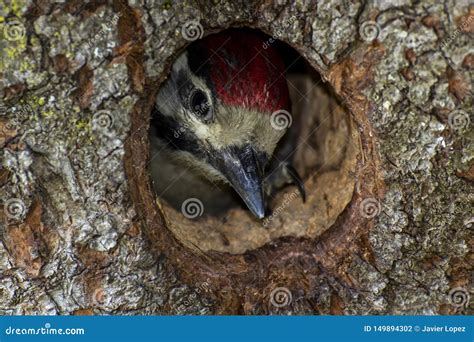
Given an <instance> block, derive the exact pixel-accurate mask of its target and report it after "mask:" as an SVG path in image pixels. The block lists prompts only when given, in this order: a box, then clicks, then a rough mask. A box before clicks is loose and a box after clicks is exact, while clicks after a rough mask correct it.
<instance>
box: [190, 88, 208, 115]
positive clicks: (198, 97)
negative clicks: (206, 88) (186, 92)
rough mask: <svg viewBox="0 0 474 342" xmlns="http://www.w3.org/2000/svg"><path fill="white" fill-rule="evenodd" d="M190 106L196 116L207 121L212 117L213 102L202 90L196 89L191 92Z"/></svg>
mask: <svg viewBox="0 0 474 342" xmlns="http://www.w3.org/2000/svg"><path fill="white" fill-rule="evenodd" d="M189 106H190V107H191V111H192V112H193V114H194V115H195V116H196V117H198V118H200V119H203V120H205V121H209V120H210V119H211V114H212V113H211V104H210V103H209V100H208V99H207V96H206V94H205V93H204V92H203V91H202V90H199V89H196V90H194V91H193V92H192V93H191V96H190V98H189Z"/></svg>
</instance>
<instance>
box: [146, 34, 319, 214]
mask: <svg viewBox="0 0 474 342" xmlns="http://www.w3.org/2000/svg"><path fill="white" fill-rule="evenodd" d="M235 30H239V31H240V32H241V33H242V34H244V35H245V34H248V35H249V36H251V35H254V34H256V33H257V32H258V33H257V34H258V35H261V37H263V38H262V42H263V44H266V46H267V48H269V49H275V50H276V51H277V53H278V55H279V56H280V57H281V58H282V60H283V63H284V66H285V68H284V69H285V73H286V79H287V85H288V90H289V93H290V98H291V102H292V107H293V108H292V109H291V111H290V112H291V126H290V127H289V129H288V132H287V133H286V134H285V135H284V136H283V137H282V138H281V140H280V141H279V143H278V144H277V147H276V149H275V151H274V153H273V157H272V159H271V161H270V162H269V164H268V167H267V169H266V176H267V178H266V179H267V181H266V182H267V183H271V184H276V186H275V188H274V189H271V190H269V191H267V194H266V197H267V201H266V202H267V205H266V208H265V211H266V214H267V215H269V214H271V213H272V207H271V204H272V202H273V201H274V198H275V197H276V196H277V195H278V192H279V191H281V190H283V189H285V188H286V187H288V186H292V185H291V184H290V183H288V180H287V179H284V180H283V181H282V180H280V179H278V177H279V176H278V175H277V176H274V175H275V174H277V173H276V172H273V171H272V170H275V169H276V165H279V164H281V163H282V162H289V163H291V164H292V165H295V167H296V169H297V170H298V172H299V173H300V174H301V175H302V176H303V178H305V177H306V176H308V175H310V174H311V172H312V170H313V169H315V168H318V167H320V166H321V165H322V164H324V161H319V162H314V161H311V162H309V163H308V162H307V161H306V159H308V154H311V153H303V155H300V156H298V155H297V154H298V145H299V144H308V145H310V146H311V148H313V149H314V151H313V153H312V154H313V156H312V158H313V159H315V158H316V159H317V156H314V154H317V152H318V149H320V146H319V145H320V144H322V143H324V141H322V140H321V139H319V140H318V139H313V140H311V141H310V142H307V141H302V140H301V134H302V132H303V131H305V130H306V131H307V132H308V129H307V128H306V129H305V125H306V124H307V121H305V120H304V118H303V117H302V116H303V115H304V113H302V112H300V109H301V108H302V107H304V106H303V105H302V104H303V103H305V102H308V101H310V100H311V99H308V97H310V96H312V95H311V94H312V93H311V91H312V88H313V87H314V86H315V85H318V84H319V85H320V86H321V85H322V82H321V78H320V76H319V75H318V73H317V72H316V71H315V70H314V69H312V68H311V67H310V66H309V64H308V63H307V62H306V60H305V59H304V58H303V57H302V56H301V55H300V54H299V53H298V52H297V51H296V50H294V49H293V48H292V47H290V46H289V45H287V44H285V43H283V42H281V41H279V40H272V39H271V37H270V36H267V35H264V34H263V33H261V32H260V31H256V30H251V29H231V30H229V32H231V31H235ZM204 39H206V38H204ZM194 44H196V43H192V44H191V45H190V46H189V47H188V48H187V51H191V50H192V49H193V46H194ZM261 48H262V49H265V47H264V45H262V47H261ZM257 53H259V52H258V51H257V52H256V54H257ZM188 58H189V56H188ZM188 63H189V65H192V64H193V63H195V61H194V59H193V60H192V61H189V60H188ZM200 67H201V66H197V69H199V68H200ZM230 67H232V65H231V66H230ZM194 68H195V69H196V66H194ZM180 72H181V71H180ZM217 72H219V71H217ZM180 76H182V75H180V74H179V73H178V74H177V77H180ZM201 81H203V80H202V79H197V80H195V84H199V82H201ZM165 82H167V81H165ZM177 84H178V87H175V89H174V90H175V91H176V92H177V95H178V96H179V95H180V94H182V93H183V92H192V90H191V91H190V90H188V89H187V87H188V86H187V85H186V84H185V83H180V82H179V80H178V81H177ZM321 89H323V90H322V91H327V89H326V90H324V86H322V87H321ZM205 96H206V94H205V93H194V94H193V95H192V96H190V100H189V102H190V103H191V105H192V107H193V108H195V109H196V110H195V111H194V114H195V115H196V116H197V117H199V119H201V117H203V120H205V117H206V115H208V112H207V109H208V108H207V106H206V104H205V103H204V104H202V103H203V97H205ZM167 97H168V98H169V97H173V94H171V93H169V94H167ZM174 98H176V97H174ZM173 101H174V100H173ZM173 101H171V102H173ZM162 107H164V108H165V107H168V108H166V109H168V110H169V109H171V110H173V109H176V108H177V103H172V104H171V105H166V106H162ZM268 118H269V120H270V115H269V116H268ZM318 120H319V118H314V120H312V121H311V120H310V121H311V125H315V126H319V122H318ZM168 121H169V122H168ZM163 129H166V130H167V131H168V133H166V138H167V139H168V140H170V144H169V146H171V152H170V151H168V150H169V149H166V148H165V147H164V146H163V145H160V144H158V145H157V144H155V142H156V141H157V139H156V136H157V135H158V134H161V135H163V133H162V132H163ZM160 130H161V131H160ZM189 130H190V128H189V127H186V125H184V124H180V123H177V122H175V121H173V120H168V118H166V117H165V116H163V115H161V116H160V118H157V116H156V115H153V119H152V125H151V129H150V142H151V155H150V160H151V162H150V164H151V167H150V169H151V174H152V180H153V184H154V189H155V192H156V194H157V196H158V197H159V198H160V199H164V200H165V201H166V202H167V203H168V204H170V205H171V206H172V207H174V208H175V209H176V210H178V211H181V212H183V208H184V205H185V204H186V203H188V204H190V203H191V202H193V203H192V204H193V205H194V207H192V208H193V209H192V211H191V212H190V213H187V214H188V215H189V216H190V217H192V218H194V217H193V216H194V214H195V211H196V213H198V214H199V215H198V216H204V217H205V216H206V215H211V216H217V217H221V218H222V219H225V214H226V213H227V212H228V211H229V210H231V209H235V208H241V209H245V210H248V209H247V205H246V204H245V203H244V201H243V200H242V198H241V197H240V196H239V195H238V194H237V193H236V191H234V189H233V188H232V187H231V186H230V185H228V184H226V183H224V182H221V181H220V180H219V178H220V177H217V176H214V175H212V177H211V180H209V179H208V178H206V177H204V176H203V174H212V173H213V171H212V170H211V168H209V167H208V165H206V164H207V162H204V163H202V164H201V165H195V164H193V165H192V166H189V167H188V166H187V165H186V160H183V159H184V158H186V157H180V158H181V160H180V161H179V163H175V162H173V163H168V161H169V159H170V153H174V150H176V149H186V150H187V151H190V153H194V151H195V150H196V149H197V150H198V149H200V148H202V147H199V146H189V145H190V144H193V142H192V139H190V138H189V137H191V136H193V135H195V134H194V133H193V132H189ZM160 132H161V133H160ZM310 133H311V134H312V133H314V132H313V131H312V130H310ZM194 138H195V137H194ZM195 145H197V144H195ZM165 150H166V151H165ZM196 152H199V151H196ZM300 154H301V153H300ZM310 157H311V156H310ZM172 158H174V156H173V157H172ZM295 159H299V160H295ZM310 159H311V158H310ZM308 165H311V166H309V167H308ZM269 175H270V176H269ZM184 210H186V209H184ZM185 216H186V214H185Z"/></svg>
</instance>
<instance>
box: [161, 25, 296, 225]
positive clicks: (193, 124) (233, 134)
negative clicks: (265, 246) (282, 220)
mask: <svg viewBox="0 0 474 342" xmlns="http://www.w3.org/2000/svg"><path fill="white" fill-rule="evenodd" d="M265 41H266V40H265V36H263V35H261V34H258V33H254V32H248V31H239V30H230V31H227V32H223V33H219V34H213V35H210V36H208V37H205V38H204V39H202V40H199V41H196V42H194V43H193V44H191V45H190V46H189V47H188V48H187V49H186V51H184V52H183V53H182V54H181V55H180V56H179V57H178V58H177V60H176V61H175V63H174V64H173V66H172V69H171V72H170V75H169V77H168V79H167V80H166V82H165V83H164V85H163V86H162V87H161V89H160V91H159V93H158V96H157V99H156V103H155V111H154V113H153V125H154V126H155V128H156V135H157V137H158V138H159V139H160V141H162V142H163V143H164V144H165V145H166V148H167V149H168V150H170V151H171V152H172V153H171V155H172V156H174V157H175V158H176V159H180V160H183V161H184V162H185V163H188V164H189V165H190V166H192V167H194V168H195V169H196V170H197V171H198V172H200V173H201V174H202V175H204V176H205V177H207V178H208V179H210V180H211V181H215V180H217V181H224V182H227V183H229V184H230V185H231V186H232V187H233V188H234V189H235V191H236V192H237V193H238V194H239V195H240V197H241V198H242V199H243V201H244V202H245V204H246V205H247V207H248V208H249V209H250V210H251V211H252V213H253V214H254V215H255V216H257V217H258V218H263V217H264V216H265V198H264V191H263V184H262V183H263V179H264V173H265V168H266V166H267V164H268V162H269V160H270V158H271V156H272V154H273V152H274V150H275V147H276V145H277V143H278V141H279V140H280V139H281V138H282V136H283V135H284V134H285V129H275V128H274V125H272V124H271V114H272V113H273V112H274V111H277V110H288V109H289V107H290V100H289V94H288V86H287V82H286V78H285V75H284V74H285V67H284V63H283V61H282V59H281V58H280V56H279V54H278V52H277V51H276V50H275V49H274V48H273V47H272V46H271V45H270V46H268V44H267V46H266V48H264V45H265Z"/></svg>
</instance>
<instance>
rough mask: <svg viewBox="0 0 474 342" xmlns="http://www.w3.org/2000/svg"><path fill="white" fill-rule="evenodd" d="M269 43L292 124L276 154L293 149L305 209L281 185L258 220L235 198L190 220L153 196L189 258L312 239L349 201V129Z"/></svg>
mask: <svg viewBox="0 0 474 342" xmlns="http://www.w3.org/2000/svg"><path fill="white" fill-rule="evenodd" d="M270 39H271V37H270V36H268V42H271V44H274V46H275V47H276V49H277V50H278V51H279V53H280V54H281V56H282V57H283V59H284V62H285V65H286V68H287V83H288V89H289V92H290V98H291V102H292V108H291V117H292V123H291V126H290V128H289V131H288V133H287V134H286V135H285V137H284V138H283V139H282V141H281V142H280V144H279V146H278V147H277V149H278V148H284V147H282V146H285V145H286V146H287V145H288V144H289V145H292V146H294V149H292V153H291V155H290V156H289V158H291V160H292V164H293V166H294V167H295V168H296V170H297V171H298V173H299V174H300V176H302V178H303V179H304V184H305V188H306V195H307V198H306V202H305V203H303V201H302V199H301V197H300V196H299V194H298V190H297V188H296V186H291V185H289V186H286V187H284V188H282V189H281V190H280V191H279V192H278V193H277V194H276V195H275V196H274V197H273V198H271V200H270V205H269V207H270V208H271V212H269V213H268V216H267V217H265V218H264V219H263V220H259V219H257V218H255V217H254V216H253V215H252V214H251V213H250V211H249V210H248V209H246V207H245V206H244V205H243V204H242V202H241V201H240V199H239V198H238V197H237V196H235V202H234V203H232V204H231V205H229V206H228V207H227V208H225V210H220V211H219V212H217V213H213V214H210V213H209V212H206V210H205V208H204V211H203V212H202V215H200V216H198V217H196V218H193V219H190V218H189V217H187V216H185V215H183V213H182V211H181V210H180V208H177V207H176V206H174V207H173V206H172V205H170V204H169V203H167V202H166V201H165V200H163V199H162V198H160V196H159V194H156V195H157V203H158V205H159V208H160V210H161V212H162V215H163V217H164V218H165V223H166V226H167V228H168V229H169V230H170V231H171V232H172V233H173V235H174V236H175V237H176V238H177V239H178V240H179V241H180V242H181V243H182V244H183V245H184V246H186V247H188V248H190V249H191V250H199V251H201V252H210V251H216V252H224V253H230V254H242V253H245V252H247V251H251V250H255V249H258V248H259V247H262V246H264V245H266V244H268V243H270V242H272V241H274V240H277V239H278V238H281V237H287V236H292V237H306V238H310V239H316V238H317V237H318V236H319V235H321V234H322V233H323V232H325V231H326V230H328V229H329V228H330V227H331V226H332V225H333V224H334V223H335V221H336V219H337V218H338V217H339V215H340V214H341V213H342V212H343V211H344V209H345V208H346V206H347V205H348V204H349V203H350V201H351V199H352V195H353V192H354V187H355V181H356V180H355V169H356V163H357V158H358V153H359V151H360V145H359V144H360V143H359V136H358V132H357V129H356V125H355V123H354V122H353V120H352V119H351V116H350V115H349V112H348V111H347V109H346V108H345V107H344V106H343V105H342V104H341V102H340V100H339V99H338V97H337V95H336V94H335V93H334V92H333V90H332V88H331V87H330V85H328V84H327V83H324V82H323V81H322V79H321V77H320V75H319V74H318V73H317V71H316V70H314V69H313V68H312V67H311V66H310V64H309V63H308V62H307V61H306V60H305V58H304V57H303V56H302V55H300V54H299V53H298V52H297V51H296V50H295V49H293V48H292V47H290V46H289V45H287V44H286V43H284V42H282V41H279V40H274V39H273V40H270ZM275 153H277V152H275ZM150 158H153V156H152V155H150ZM210 186H212V185H210ZM211 211H212V210H211Z"/></svg>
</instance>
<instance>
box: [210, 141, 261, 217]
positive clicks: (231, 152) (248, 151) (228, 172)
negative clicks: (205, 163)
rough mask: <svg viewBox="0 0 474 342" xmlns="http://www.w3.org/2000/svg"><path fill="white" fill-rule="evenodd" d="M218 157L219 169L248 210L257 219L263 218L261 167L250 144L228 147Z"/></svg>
mask: <svg viewBox="0 0 474 342" xmlns="http://www.w3.org/2000/svg"><path fill="white" fill-rule="evenodd" d="M220 157H221V158H219V162H218V168H219V170H220V171H221V172H222V173H223V174H224V176H225V177H226V178H227V180H228V181H229V182H230V184H231V185H232V187H233V188H234V189H235V191H236V192H237V193H238V194H239V195H240V197H241V198H242V199H243V200H244V202H245V204H246V205H247V207H248V208H249V209H250V211H251V212H252V213H253V214H254V215H255V216H257V217H258V218H259V219H262V218H264V217H265V200H264V195H263V185H262V179H263V169H262V168H261V165H259V162H258V159H257V156H256V154H255V151H254V149H253V148H251V147H250V146H243V147H233V148H228V149H225V150H224V151H223V152H222V154H221V156H220Z"/></svg>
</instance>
